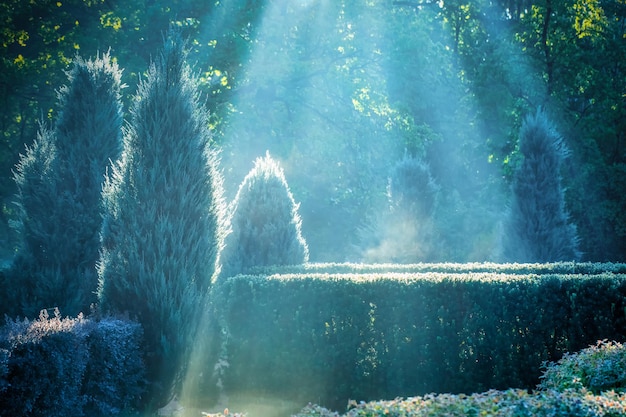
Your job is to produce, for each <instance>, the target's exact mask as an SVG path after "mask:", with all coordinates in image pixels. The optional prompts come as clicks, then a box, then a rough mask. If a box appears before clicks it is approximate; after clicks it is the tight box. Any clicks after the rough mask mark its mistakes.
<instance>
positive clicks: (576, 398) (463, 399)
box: [294, 389, 626, 417]
mask: <svg viewBox="0 0 626 417" xmlns="http://www.w3.org/2000/svg"><path fill="white" fill-rule="evenodd" d="M624 404H626V395H624V394H618V393H615V392H607V393H604V394H602V395H594V394H592V393H590V392H582V393H581V392H575V391H565V392H557V391H550V390H547V391H539V392H533V393H529V392H528V391H525V390H520V389H508V390H506V391H497V390H490V391H486V392H483V393H479V394H471V395H465V394H458V395H454V394H429V395H425V396H422V397H409V398H397V399H395V400H390V401H371V402H359V403H357V402H356V401H351V402H350V403H349V405H348V408H349V409H348V411H347V412H346V413H345V414H339V413H337V412H332V411H330V410H328V409H326V408H324V407H320V406H318V405H308V406H307V407H305V408H304V409H302V410H301V411H300V412H298V413H297V414H295V415H294V417H340V416H345V417H357V416H358V417H382V416H388V415H391V416H407V417H418V416H419V417H431V416H432V417H436V416H442V415H445V416H450V417H466V416H493V415H497V416H502V417H530V416H541V417H549V416H550V417H553V416H554V417H556V416H558V417H579V416H589V417H621V416H624V415H626V405H624Z"/></svg>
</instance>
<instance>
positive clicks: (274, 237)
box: [220, 153, 309, 277]
mask: <svg viewBox="0 0 626 417" xmlns="http://www.w3.org/2000/svg"><path fill="white" fill-rule="evenodd" d="M230 224H231V228H232V230H231V233H230V234H229V235H228V236H227V237H226V241H225V247H224V250H223V252H222V254H221V256H220V260H221V268H222V270H221V275H220V276H221V277H229V276H234V275H237V274H239V273H245V272H248V271H250V269H251V268H253V267H262V266H270V265H297V264H302V263H305V262H307V261H308V259H309V250H308V247H307V244H306V241H305V240H304V238H303V237H302V232H301V224H302V221H301V219H300V215H299V214H298V204H296V202H295V200H294V198H293V195H292V194H291V191H290V189H289V186H288V184H287V180H286V179H285V174H284V172H283V169H282V168H281V167H280V165H279V164H278V162H276V161H275V160H274V159H272V157H271V156H270V155H269V153H267V154H266V156H265V158H257V159H256V161H255V162H254V167H253V168H252V170H251V171H250V172H249V173H248V175H247V176H246V177H245V178H244V180H243V182H242V183H241V185H240V186H239V190H238V192H237V195H236V196H235V200H234V201H233V203H232V205H231V209H230Z"/></svg>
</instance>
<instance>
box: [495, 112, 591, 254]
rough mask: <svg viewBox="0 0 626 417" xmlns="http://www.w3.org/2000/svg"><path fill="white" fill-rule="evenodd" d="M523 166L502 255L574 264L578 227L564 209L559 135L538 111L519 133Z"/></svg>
mask: <svg viewBox="0 0 626 417" xmlns="http://www.w3.org/2000/svg"><path fill="white" fill-rule="evenodd" d="M519 150H520V153H521V154H522V155H523V160H522V162H521V165H520V166H519V168H518V169H517V171H516V172H515V174H514V178H513V184H512V196H511V204H510V208H509V211H508V213H507V217H506V219H505V222H504V229H503V236H502V254H503V258H504V260H505V261H508V262H555V261H571V260H578V259H579V258H580V256H581V254H580V252H579V251H578V238H577V235H576V227H575V226H574V225H573V224H572V223H571V222H570V221H569V216H568V214H567V211H566V208H565V196H564V190H563V187H562V185H561V176H560V169H561V163H562V161H563V159H564V158H565V157H566V156H567V153H568V151H567V148H566V147H565V144H564V143H563V139H562V138H561V136H560V135H559V134H558V133H557V132H556V131H555V129H554V127H553V126H552V125H551V124H550V122H549V120H548V118H547V116H546V115H545V113H544V112H543V111H542V110H538V111H537V113H536V114H535V115H530V116H528V117H527V118H526V120H525V121H524V123H523V124H522V127H521V129H520V137H519Z"/></svg>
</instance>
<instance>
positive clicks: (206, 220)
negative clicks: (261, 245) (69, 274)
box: [98, 30, 224, 401]
mask: <svg viewBox="0 0 626 417" xmlns="http://www.w3.org/2000/svg"><path fill="white" fill-rule="evenodd" d="M185 57H186V48H185V42H184V41H183V40H182V38H181V35H180V33H179V32H177V31H175V30H172V31H170V33H168V35H167V36H166V39H165V44H164V48H163V50H162V51H161V52H160V53H159V55H158V56H157V58H156V59H155V60H154V62H153V63H152V64H151V66H150V68H149V71H148V75H147V78H146V79H145V80H143V81H142V82H141V83H140V85H139V88H138V93H137V99H136V101H135V105H134V108H133V109H132V120H131V123H130V125H129V126H128V129H127V131H126V132H125V135H124V149H123V152H122V157H121V159H120V161H118V163H117V164H116V165H115V167H114V168H113V170H112V171H111V173H110V175H109V177H108V179H107V181H106V182H105V186H104V188H103V198H104V208H105V215H104V222H103V227H102V233H101V243H102V247H101V257H100V263H99V268H98V273H99V289H98V296H99V299H100V301H101V306H102V308H103V309H104V310H105V311H106V310H109V311H117V312H128V313H129V314H130V315H131V317H137V318H138V320H139V322H140V323H141V324H142V325H143V327H144V339H145V341H146V352H147V360H146V361H147V366H148V374H149V378H150V380H151V382H152V400H154V401H162V400H167V399H168V397H169V396H171V395H173V394H174V393H175V392H174V391H175V389H177V388H178V387H177V386H176V385H177V383H178V382H180V381H178V380H177V378H179V377H181V376H182V375H183V372H184V367H185V365H186V363H187V356H188V355H189V351H190V349H191V347H192V345H193V343H194V342H193V340H192V337H193V335H194V332H195V330H196V326H197V325H198V320H197V317H198V314H199V313H200V312H201V310H202V308H203V306H204V303H205V301H206V300H205V297H206V295H207V293H208V289H209V286H210V284H211V280H212V277H213V274H214V272H215V269H216V260H217V255H218V252H219V249H220V247H221V242H222V240H223V236H222V235H223V232H222V230H223V220H222V217H223V212H224V209H223V205H224V203H223V190H222V179H221V174H220V173H219V171H218V155H217V153H216V151H215V150H214V149H213V148H211V147H210V142H211V136H210V131H209V130H208V126H209V123H208V112H207V111H206V110H205V108H204V107H203V106H202V105H201V103H200V101H199V93H198V89H197V81H196V79H195V78H193V77H192V75H191V73H190V68H189V67H188V66H187V64H186V62H185Z"/></svg>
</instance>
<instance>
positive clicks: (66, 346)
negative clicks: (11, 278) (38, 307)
mask: <svg viewBox="0 0 626 417" xmlns="http://www.w3.org/2000/svg"><path fill="white" fill-rule="evenodd" d="M141 334H142V333H141V327H140V326H139V325H138V324H137V323H133V322H130V321H126V320H119V319H112V318H103V319H100V320H98V321H94V320H91V319H86V318H84V317H83V316H82V315H79V316H78V317H77V318H61V315H60V313H59V310H55V312H54V317H49V316H48V313H47V311H46V310H42V312H41V314H40V317H39V319H37V320H33V321H29V320H26V319H25V320H23V321H20V320H10V319H9V320H7V323H6V325H5V326H3V327H2V328H0V346H2V349H1V352H2V354H3V356H2V358H3V361H2V370H3V372H2V381H3V384H2V387H1V388H0V389H2V390H3V391H4V392H3V395H2V397H0V415H2V416H27V415H51V416H83V415H85V413H90V412H106V413H107V415H119V414H120V413H121V412H122V411H132V410H133V409H135V408H136V407H137V405H138V404H139V400H140V398H141V395H142V393H143V377H144V367H143V361H142V356H141V351H140V344H141ZM103 335H106V337H102V336H103ZM116 335H118V337H115V336H116ZM103 415H104V414H103Z"/></svg>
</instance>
